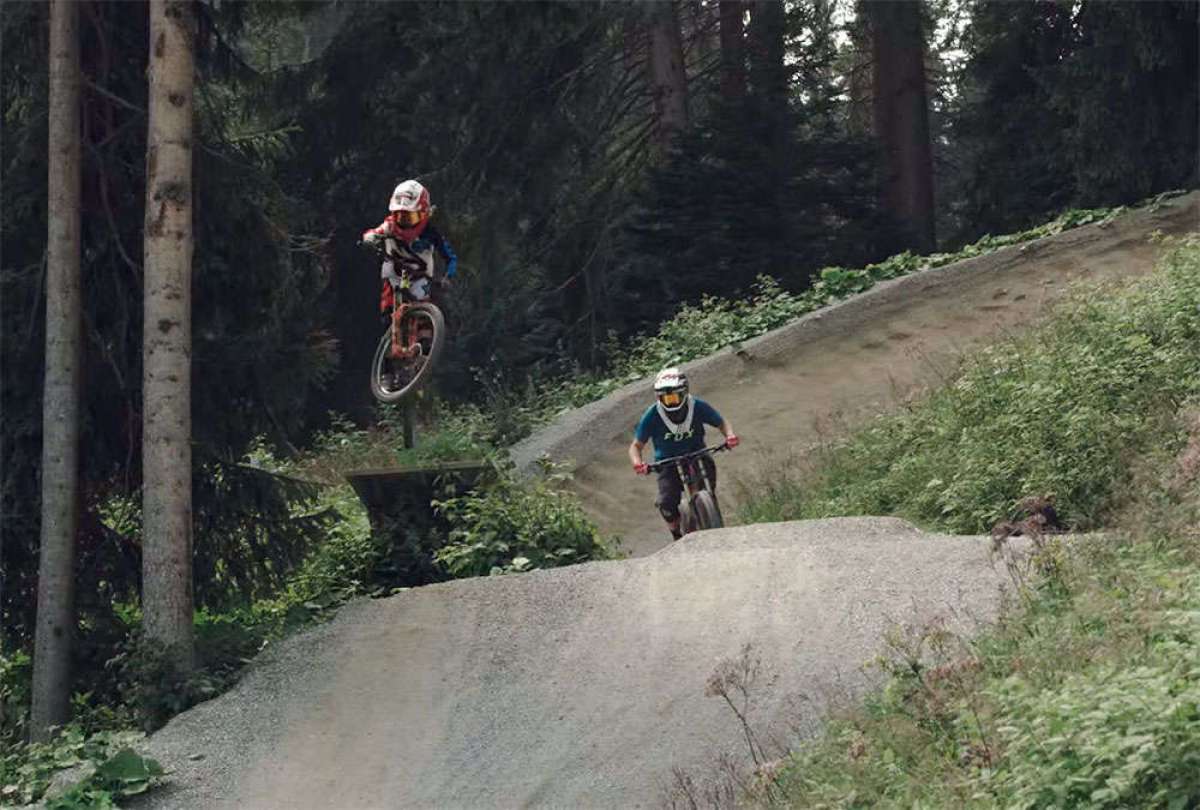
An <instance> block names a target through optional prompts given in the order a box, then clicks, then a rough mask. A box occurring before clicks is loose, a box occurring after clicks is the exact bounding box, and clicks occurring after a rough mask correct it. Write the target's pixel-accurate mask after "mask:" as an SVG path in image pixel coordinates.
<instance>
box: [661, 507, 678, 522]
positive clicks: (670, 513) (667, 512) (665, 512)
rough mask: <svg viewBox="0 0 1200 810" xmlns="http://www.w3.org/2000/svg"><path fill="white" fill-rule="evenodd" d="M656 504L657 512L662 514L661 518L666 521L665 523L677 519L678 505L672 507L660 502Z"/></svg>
mask: <svg viewBox="0 0 1200 810" xmlns="http://www.w3.org/2000/svg"><path fill="white" fill-rule="evenodd" d="M657 506H658V513H659V514H660V515H662V516H663V520H665V521H667V523H674V522H675V521H677V520H679V507H678V506H676V507H675V508H673V509H672V508H670V507H668V506H666V505H665V504H661V503H660V504H657Z"/></svg>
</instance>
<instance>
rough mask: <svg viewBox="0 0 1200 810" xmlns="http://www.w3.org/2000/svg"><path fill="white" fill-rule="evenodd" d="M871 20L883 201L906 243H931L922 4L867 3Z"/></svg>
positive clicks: (909, 0)
mask: <svg viewBox="0 0 1200 810" xmlns="http://www.w3.org/2000/svg"><path fill="white" fill-rule="evenodd" d="M865 9H866V11H867V17H868V20H869V22H870V25H871V43H872V49H871V50H872V54H873V57H874V62H873V64H874V70H873V73H872V75H873V82H872V84H873V100H872V110H873V113H874V121H875V136H876V137H877V138H878V139H879V144H880V148H881V149H882V152H883V169H884V172H883V175H884V199H883V201H884V206H885V207H886V208H887V210H889V211H891V212H892V214H893V215H894V216H895V217H896V218H897V219H898V220H899V221H900V222H902V223H903V224H904V225H905V227H906V228H907V230H908V232H909V246H911V247H912V248H915V249H916V250H919V251H923V252H930V251H932V250H933V249H934V247H935V244H936V243H935V234H934V228H933V223H934V217H933V157H932V150H931V146H930V143H929V101H928V98H927V94H926V88H925V38H924V34H923V32H922V30H921V4H920V3H919V2H917V1H916V0H906V1H905V2H890V1H889V2H881V0H869V2H867V3H865Z"/></svg>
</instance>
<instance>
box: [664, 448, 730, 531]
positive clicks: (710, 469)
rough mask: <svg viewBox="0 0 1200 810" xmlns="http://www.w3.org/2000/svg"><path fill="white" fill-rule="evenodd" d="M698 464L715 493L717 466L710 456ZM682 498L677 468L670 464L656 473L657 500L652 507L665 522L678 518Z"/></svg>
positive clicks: (681, 485) (704, 457) (681, 484)
mask: <svg viewBox="0 0 1200 810" xmlns="http://www.w3.org/2000/svg"><path fill="white" fill-rule="evenodd" d="M700 463H701V464H703V465H704V470H705V472H706V473H707V474H708V483H709V486H711V487H712V489H713V492H716V491H717V465H716V463H715V462H714V461H713V460H712V457H711V456H703V457H701V459H700ZM682 497H683V482H682V481H680V480H679V468H678V467H676V466H675V465H674V464H672V465H671V466H669V467H665V468H663V469H661V470H659V471H658V500H656V501H655V502H654V505H655V506H657V507H658V511H659V512H661V513H662V515H663V517H665V518H666V519H667V520H675V519H676V518H678V517H679V499H680V498H682Z"/></svg>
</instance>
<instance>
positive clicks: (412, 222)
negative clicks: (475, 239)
mask: <svg viewBox="0 0 1200 810" xmlns="http://www.w3.org/2000/svg"><path fill="white" fill-rule="evenodd" d="M388 211H389V213H388V215H387V217H386V218H385V219H384V220H383V222H381V223H380V224H379V225H378V226H376V227H374V228H370V229H369V230H366V231H363V235H362V242H363V243H364V244H368V245H374V244H377V243H379V242H380V241H381V240H382V241H383V242H384V249H385V251H386V255H385V257H384V260H383V266H382V267H381V268H380V276H381V278H382V281H383V289H382V290H381V292H380V297H379V312H380V315H381V316H382V319H383V323H384V326H385V328H386V326H387V324H389V323H390V319H391V313H392V308H393V307H395V306H396V296H395V291H394V285H396V284H399V283H400V271H402V270H407V271H408V278H409V292H410V293H411V294H412V296H413V298H415V299H416V300H418V301H424V300H427V299H429V298H430V296H431V292H432V290H431V286H432V283H433V281H434V280H435V278H436V276H435V274H434V263H433V253H434V251H435V250H436V251H437V252H438V253H440V254H441V256H442V258H443V259H444V260H445V261H446V275H445V279H444V281H443V283H447V282H449V280H450V279H452V278H454V274H455V272H456V271H457V269H458V257H457V256H455V255H454V250H453V249H452V248H451V247H450V243H449V242H447V241H446V238H445V237H444V236H442V234H441V233H440V232H439V231H438V229H437V228H435V227H434V226H433V225H431V224H430V223H429V219H430V217H431V216H432V215H433V211H434V207H433V206H432V205H430V204H429V190H428V189H426V188H425V186H423V185H421V184H420V183H418V182H417V181H416V180H405V181H404V182H403V183H401V184H400V185H398V186H396V188H395V189H394V190H393V191H392V197H391V200H390V201H389V202H388Z"/></svg>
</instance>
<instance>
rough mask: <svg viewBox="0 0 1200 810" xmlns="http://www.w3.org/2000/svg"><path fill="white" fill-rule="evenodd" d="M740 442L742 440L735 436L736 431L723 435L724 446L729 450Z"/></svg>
mask: <svg viewBox="0 0 1200 810" xmlns="http://www.w3.org/2000/svg"><path fill="white" fill-rule="evenodd" d="M741 443H742V440H741V439H739V438H738V437H737V434H736V433H730V434H729V435H728V436H726V437H725V446H726V447H728V448H729V449H730V450H732V449H733V448H735V447H737V446H738V445H739V444H741Z"/></svg>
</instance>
